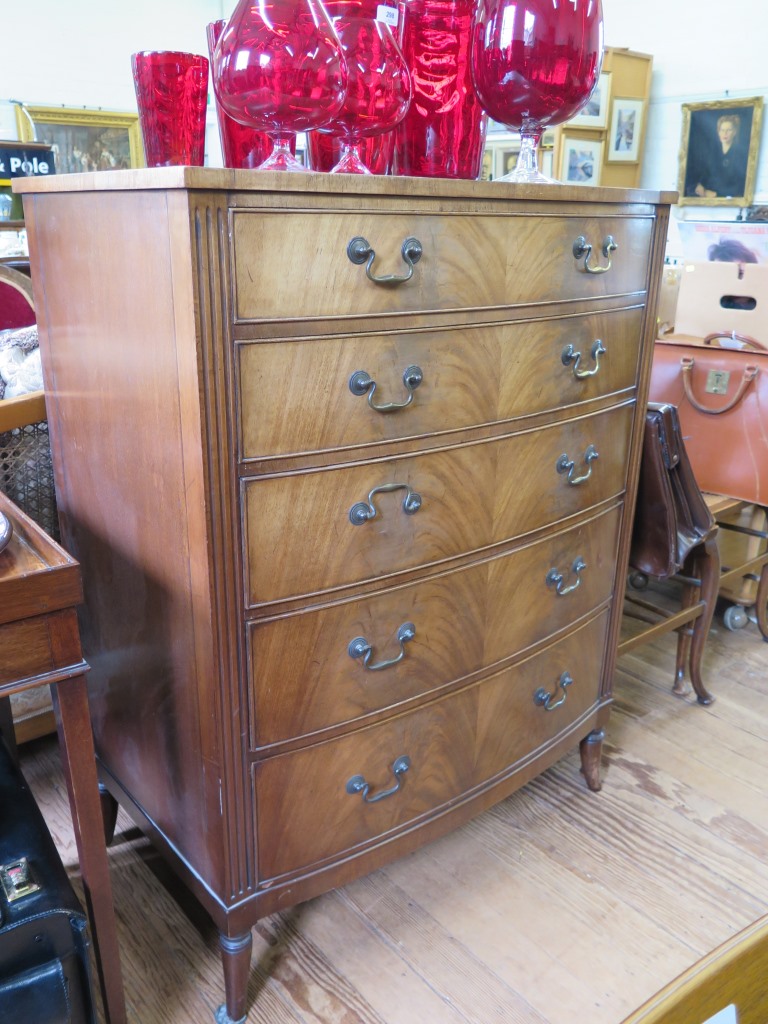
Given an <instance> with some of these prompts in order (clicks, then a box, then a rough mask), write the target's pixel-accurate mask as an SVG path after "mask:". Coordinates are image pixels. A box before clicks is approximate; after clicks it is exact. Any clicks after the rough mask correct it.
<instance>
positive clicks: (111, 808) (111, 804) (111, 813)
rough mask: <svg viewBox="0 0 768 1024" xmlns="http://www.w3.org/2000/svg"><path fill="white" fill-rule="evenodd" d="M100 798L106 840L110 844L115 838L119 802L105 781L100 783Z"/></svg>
mask: <svg viewBox="0 0 768 1024" xmlns="http://www.w3.org/2000/svg"><path fill="white" fill-rule="evenodd" d="M99 800H100V802H101V816H102V818H103V819H104V842H105V843H106V845H107V846H109V844H110V843H111V842H112V840H113V839H114V838H115V826H116V825H117V811H118V808H119V804H118V802H117V800H115V798H114V797H113V796H112V794H111V793H110V792H109V790H108V789H107V787H106V786H105V785H104V783H103V782H100V783H99Z"/></svg>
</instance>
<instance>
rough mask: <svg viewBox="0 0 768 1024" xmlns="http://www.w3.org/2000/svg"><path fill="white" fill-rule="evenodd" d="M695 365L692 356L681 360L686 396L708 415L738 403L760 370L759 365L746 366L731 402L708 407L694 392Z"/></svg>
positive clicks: (714, 414) (694, 405)
mask: <svg viewBox="0 0 768 1024" xmlns="http://www.w3.org/2000/svg"><path fill="white" fill-rule="evenodd" d="M693 365H694V360H693V359H692V358H691V356H683V358H682V359H681V360H680V366H681V367H682V370H683V390H684V391H685V397H686V398H687V399H688V401H689V402H690V403H691V405H692V406H693V408H694V409H697V410H698V411H699V412H703V413H704V414H705V415H706V416H720V415H721V414H722V413H724V412H729V411H730V410H731V409H733V407H734V406H735V405H738V404H739V402H740V401H741V400H742V398H743V397H744V393H745V391H746V390H747V388H748V387H749V385H750V384H751V383H752V381H753V380H754V379H755V377H756V376H757V375H758V373H759V372H760V370H759V369H758V367H757V366H754V365H752V364H749V365H747V366H745V367H744V373H743V374H742V378H741V381H740V382H739V386H738V388H737V389H736V394H735V395H734V396H733V398H732V399H731V400H730V402H726V404H725V405H723V406H721V407H720V408H719V409H707V408H706V406H704V405H702V404H701V403H700V402H699V401H698V400H697V399H696V397H695V396H694V394H693V384H692V382H691V376H692V373H691V371H692V370H693Z"/></svg>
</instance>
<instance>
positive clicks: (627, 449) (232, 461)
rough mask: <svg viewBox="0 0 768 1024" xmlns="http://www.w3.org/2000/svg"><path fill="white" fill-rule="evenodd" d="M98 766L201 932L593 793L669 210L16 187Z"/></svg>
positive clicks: (238, 968)
mask: <svg viewBox="0 0 768 1024" xmlns="http://www.w3.org/2000/svg"><path fill="white" fill-rule="evenodd" d="M20 187H21V189H22V190H23V191H25V192H26V193H27V194H26V195H25V217H26V222H27V227H28V230H29V237H30V250H31V261H32V268H33V280H34V285H35V293H36V300H37V307H38V309H39V310H40V331H41V348H42V352H43V359H44V366H45V374H46V387H47V392H48V403H49V404H48V419H49V427H50V432H51V437H52V446H53V453H54V462H55V470H56V483H57V492H58V502H59V509H60V514H61V517H62V533H63V536H64V539H65V543H66V544H67V546H68V547H69V549H70V550H71V551H72V552H73V554H74V555H75V556H76V557H77V558H78V560H79V561H80V563H81V565H82V570H83V575H84V583H85V595H86V611H85V615H84V618H83V642H84V646H85V648H86V655H87V657H88V660H89V662H90V664H91V665H92V674H91V678H90V681H89V682H90V693H91V701H92V713H93V720H94V730H95V735H96V741H97V748H98V753H99V759H100V769H101V772H102V777H103V780H104V782H105V783H106V786H107V787H108V788H109V790H110V791H111V792H112V793H113V794H114V795H115V796H116V797H117V798H118V800H120V801H121V803H124V804H125V806H126V807H127V808H128V809H129V811H130V812H131V814H132V815H133V816H134V817H135V819H136V820H137V822H138V823H139V824H140V825H141V826H142V828H144V829H145V830H146V831H147V832H148V834H149V835H150V836H151V837H152V839H153V841H154V842H155V843H156V844H157V845H158V847H159V848H160V849H161V850H162V851H163V852H164V854H165V855H166V856H167V858H168V859H169V860H170V861H171V863H172V864H173V865H174V866H175V868H176V869H177V871H178V872H179V873H180V875H181V877H182V878H183V879H185V881H186V882H187V884H188V885H189V886H190V887H191V889H192V890H193V891H194V892H195V893H196V895H197V896H198V898H199V899H200V900H201V901H202V902H203V904H204V905H205V906H206V908H207V909H208V910H209V912H210V913H211V914H212V916H213V917H214V920H215V921H216V922H217V926H218V927H219V929H220V933H221V944H222V950H223V962H224V969H225V981H226V990H227V1002H226V1011H224V1010H222V1011H221V1013H220V1019H221V1020H227V1019H231V1020H238V1019H239V1018H242V1017H243V1016H244V1014H245V980H246V977H247V971H248V964H249V958H250V949H251V947H250V928H251V927H252V925H253V924H254V922H255V921H256V920H257V918H258V917H260V916H262V915H264V914H267V913H270V912H272V911H274V910H275V909H278V908H282V907H285V906H289V905H291V904H292V903H295V902H298V901H300V900H304V899H307V898H308V897H310V896H313V895H316V894H318V893H320V892H322V891H324V890H326V889H328V888H330V887H332V886H336V885H339V884H342V883H344V882H345V881H348V880H350V879H351V878H354V877H356V876H358V875H360V874H362V873H365V872H367V871H369V870H371V869H372V868H374V867H377V866H379V865H381V864H383V863H385V862H386V861H388V860H390V859H392V858H394V857H396V856H399V855H401V854H403V853H404V852H406V851H409V850H413V849H414V848H416V847H417V846H419V845H420V844H422V843H423V842H425V841H427V840H428V839H431V838H433V837H435V836H438V835H440V834H443V833H445V832H446V831H448V830H449V829H452V828H454V827H455V826H456V825H458V824H460V823H462V822H464V821H466V820H467V819H468V818H469V817H470V816H471V815H473V814H476V813H478V812H479V811H481V810H482V809H484V808H486V807H489V806H490V805H491V804H492V803H494V802H495V801H497V800H499V799H502V798H503V797H505V796H506V795H508V794H509V793H511V792H512V791H513V790H515V789H516V788H518V787H519V786H521V785H523V784H524V783H525V782H526V781H527V780H528V779H530V778H532V777H533V776H534V775H535V774H537V773H538V772H540V771H542V770H543V769H544V768H546V767H547V766H549V765H550V764H552V763H553V762H554V761H555V760H556V759H557V758H558V757H560V756H561V755H562V754H563V752H565V751H566V750H568V749H569V748H571V747H572V746H573V745H575V744H579V743H581V745H582V762H583V767H584V771H585V774H586V776H587V781H588V782H589V784H590V785H591V786H592V787H593V788H599V777H598V766H599V756H600V740H601V737H602V731H601V730H602V728H603V727H604V725H605V723H606V720H607V715H608V707H609V704H610V700H611V677H612V671H613V662H614V652H615V647H616V633H617V620H618V617H619V615H620V611H621V601H620V599H618V600H617V596H620V594H621V593H622V591H623V576H624V572H625V569H626V560H627V548H628V539H629V538H628V528H629V526H630V523H631V505H632V502H633V500H634V491H635V484H636V476H637V467H638V459H639V442H640V428H641V426H642V416H639V415H638V408H640V409H641V410H642V408H643V407H644V404H645V394H646V386H647V377H648V364H649V360H650V342H651V341H652V339H653V337H654V334H655V331H654V327H655V322H654V316H653V312H654V309H655V302H656V297H657V291H658V280H659V275H660V270H661V264H662V258H663V249H664V241H665V237H666V228H667V219H668V204H669V202H670V200H671V199H672V198H673V197H672V196H670V195H664V194H657V193H648V192H638V191H624V190H613V189H599V188H592V189H588V188H582V189H579V188H574V187H564V186H550V187H547V188H539V187H534V186H516V187H515V186H503V185H498V184H489V183H482V182H451V181H437V180H417V179H402V178H371V179H364V178H361V179H359V180H357V179H352V178H347V177H345V176H338V177H335V176H329V175H319V174H307V175H282V176H281V175H279V174H278V175H267V174H253V173H247V172H236V171H217V170H209V169H189V168H167V169H161V170H153V171H140V172H121V173H101V174H97V175H83V176H77V175H67V176H61V177H57V178H52V179H46V180H39V179H30V180H28V181H25V182H23V183H22V184H21V186H20Z"/></svg>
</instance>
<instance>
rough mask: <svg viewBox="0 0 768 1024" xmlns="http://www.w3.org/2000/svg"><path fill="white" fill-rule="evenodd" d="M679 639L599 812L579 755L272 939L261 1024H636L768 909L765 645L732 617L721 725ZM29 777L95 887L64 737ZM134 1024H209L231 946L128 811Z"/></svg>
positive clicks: (633, 727)
mask: <svg viewBox="0 0 768 1024" xmlns="http://www.w3.org/2000/svg"><path fill="white" fill-rule="evenodd" d="M674 658H675V640H674V637H672V636H666V637H661V638H660V639H658V640H657V641H656V642H655V643H653V644H649V645H647V646H645V647H639V648H636V649H635V650H634V651H632V652H630V653H629V654H627V655H626V656H625V657H624V658H623V659H622V660H621V661H620V662H619V666H618V669H617V674H616V700H615V704H614V708H613V713H612V716H611V721H610V725H609V729H608V735H607V740H606V743H605V746H604V759H603V789H602V792H601V793H599V794H594V793H590V792H589V791H588V790H587V789H586V787H585V785H584V781H583V778H582V776H581V774H580V772H579V759H578V755H577V753H576V752H575V751H574V752H572V753H570V754H568V755H567V756H566V757H564V758H563V759H562V760H561V761H560V762H559V763H558V764H557V765H555V766H554V767H553V768H552V769H550V770H549V771H547V772H545V773H544V774H543V775H541V776H540V777H539V778H537V779H535V780H534V781H533V782H531V783H530V784H529V785H528V786H526V787H524V788H523V789H522V790H520V791H519V792H517V793H515V794H514V795H513V796H512V797H510V798H509V799H508V800H506V801H504V802H503V803H501V804H499V805H497V806H496V807H494V808H492V809H491V810H489V811H487V812H486V813H485V814H483V815H481V816H480V817H478V818H476V819H475V820H474V821H472V822H470V823H469V824H468V825H466V826H465V827H464V828H462V829H460V830H459V831H457V832H456V833H454V834H453V835H450V836H447V837H445V838H443V839H441V840H438V841H437V842H434V843H432V844H430V845H428V846H426V847H425V848H423V849H422V850H419V851H418V852H417V853H414V854H412V855H410V856H408V857H404V858H402V859H401V860H399V861H397V862H395V863H393V864H390V865H389V866H387V867H386V868H384V869H382V870H380V871H377V872H375V873H374V874H372V875H370V876H368V877H367V878H363V879H360V880H358V881H357V882H354V883H352V884H351V885H349V886H347V887H345V888H344V889H340V890H338V891H335V892H331V893H327V894H326V895H324V896H322V897H320V898H319V899H316V900H313V901H311V902H309V903H307V904H305V905H303V906H301V907H297V908H294V909H293V910H290V911H287V912H285V913H282V914H276V915H274V916H272V917H270V918H267V919H265V920H263V921H261V922H260V923H259V924H258V926H257V927H256V929H254V959H253V971H252V975H251V980H250V986H249V1000H250V1009H249V1013H248V1022H249V1024H433V1022H434V1024H492V1022H496V1021H499V1022H503V1024H585V1022H590V1024H619V1022H621V1021H622V1020H623V1019H624V1017H625V1016H627V1015H628V1014H629V1013H630V1012H631V1011H632V1010H633V1009H635V1008H636V1007H637V1006H638V1005H639V1004H640V1003H642V1002H643V1001H644V1000H645V999H646V998H648V997H649V996H650V995H651V994H652V993H653V992H655V991H656V990H657V989H659V988H660V987H661V986H662V985H664V984H665V983H666V982H667V981H669V980H670V979H671V978H672V977H674V976H675V975H676V974H678V973H679V972H680V971H682V970H683V969H684V968H686V967H687V966H689V965H690V964H691V963H693V962H694V961H696V960H697V959H699V957H701V956H702V955H704V954H705V953H707V952H708V951H709V950H711V949H713V948H714V947H715V946H717V945H719V944H720V943H721V942H722V941H724V940H725V939H727V938H728V937H730V936H731V935H734V934H735V933H736V932H738V931H739V930H740V929H742V928H743V927H745V926H746V925H747V924H749V923H751V922H752V921H754V920H756V919H757V918H758V917H760V916H761V915H762V914H764V913H765V912H766V910H767V909H768V857H766V851H768V788H767V787H766V785H765V777H766V770H768V644H766V643H764V642H763V641H762V639H761V637H760V635H759V633H758V632H757V629H756V627H755V626H754V624H750V625H749V626H748V627H747V628H746V629H744V630H741V631H739V632H729V631H728V630H726V629H725V628H724V627H723V626H722V624H721V622H720V620H719V619H718V620H716V622H715V625H714V627H713V630H712V633H711V634H710V639H709V642H708V645H707V650H706V653H705V659H704V676H705V681H706V684H707V686H708V687H709V689H710V690H711V692H712V693H713V694H714V695H715V697H716V700H715V703H714V704H712V705H711V706H710V707H702V706H700V705H698V704H697V703H696V702H695V700H694V699H693V698H691V697H688V698H684V699H680V698H675V697H673V696H672V695H671V693H670V688H671V682H672V675H673V672H674ZM22 765H23V768H24V771H25V773H26V775H27V778H28V780H29V783H30V785H31V787H32V789H33V791H34V792H35V794H36V795H37V797H38V800H39V802H40V804H41V807H42V808H43V811H44V814H45V815H46V819H47V821H48V822H49V826H50V828H51V831H52V833H53V835H54V838H55V839H56V842H57V844H58V846H59V849H60V851H61V853H62V857H63V859H64V862H65V864H66V865H67V868H68V870H69V872H70V875H71V877H72V879H73V882H74V883H75V885H76V887H78V889H79V876H78V866H77V856H76V851H75V847H74V842H73V838H72V834H71V829H70V825H69V817H68V810H67V803H66V794H65V791H64V787H63V782H62V777H61V772H60V769H59V764H58V752H57V747H56V742H55V740H54V739H53V738H52V737H48V738H45V739H40V740H35V741H34V742H32V743H30V744H26V745H24V747H22ZM110 863H111V867H112V878H113V885H114V890H115V903H116V909H117V917H118V928H119V938H120V944H121V954H122V962H123V970H124V974H125V987H126V999H127V1004H128V1011H129V1019H130V1021H131V1024H211V1022H212V1020H213V1013H214V1010H215V1008H216V1006H217V1005H218V1004H219V1003H220V1002H221V999H222V988H223V986H222V978H221V970H220V965H219V956H218V947H217V937H216V934H215V930H214V929H213V928H212V926H211V925H210V922H209V921H208V920H207V918H206V917H205V915H204V914H203V913H202V912H201V911H200V910H199V908H197V907H195V906H194V905H189V900H188V899H187V898H185V895H184V891H183V889H182V888H181V886H180V885H179V884H178V883H176V882H175V881H174V880H173V879H172V878H171V877H170V876H169V873H168V871H167V870H166V869H165V867H164V865H163V864H162V863H161V862H160V861H159V859H158V858H157V857H156V855H155V854H154V852H153V851H152V849H151V848H150V847H149V845H148V843H147V842H146V840H145V839H144V838H143V837H142V836H141V835H140V834H139V833H138V832H137V830H136V829H135V828H133V827H132V825H131V823H130V822H129V821H128V819H127V818H125V817H124V815H123V814H122V813H121V815H120V817H119V819H118V836H117V839H116V841H115V843H114V844H113V846H112V847H111V848H110Z"/></svg>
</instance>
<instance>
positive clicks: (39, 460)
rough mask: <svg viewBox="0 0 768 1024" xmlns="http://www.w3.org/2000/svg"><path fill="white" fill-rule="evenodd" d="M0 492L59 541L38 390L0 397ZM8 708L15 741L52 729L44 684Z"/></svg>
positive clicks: (42, 400) (42, 405) (18, 696)
mask: <svg viewBox="0 0 768 1024" xmlns="http://www.w3.org/2000/svg"><path fill="white" fill-rule="evenodd" d="M0 491H3V492H4V493H5V494H7V495H8V497H9V498H10V499H11V501H12V502H13V503H14V504H15V505H18V506H19V508H20V509H22V510H23V511H24V512H26V513H27V515H28V516H29V517H30V518H31V519H34V521H35V522H36V523H37V524H38V525H39V526H41V527H42V528H43V529H44V530H45V532H46V533H47V534H48V535H49V536H50V537H53V538H54V539H55V540H58V539H59V519H58V514H57V511H56V494H55V491H54V487H53V465H52V463H51V446H50V443H49V441H48V422H47V420H46V413H45V396H44V394H43V392H42V391H34V392H32V394H29V395H22V396H20V397H19V398H7V399H3V400H0ZM11 707H12V708H13V721H14V727H15V732H16V740H17V742H18V743H23V742H25V741H26V740H31V739H36V738H37V737H38V736H44V735H45V734H46V733H49V732H51V731H53V730H54V729H55V728H56V723H55V720H54V717H53V710H52V707H51V698H50V693H49V690H48V687H47V686H39V687H35V688H33V689H31V690H27V691H25V692H23V693H18V694H14V695H13V696H12V697H11Z"/></svg>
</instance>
